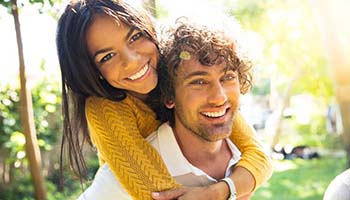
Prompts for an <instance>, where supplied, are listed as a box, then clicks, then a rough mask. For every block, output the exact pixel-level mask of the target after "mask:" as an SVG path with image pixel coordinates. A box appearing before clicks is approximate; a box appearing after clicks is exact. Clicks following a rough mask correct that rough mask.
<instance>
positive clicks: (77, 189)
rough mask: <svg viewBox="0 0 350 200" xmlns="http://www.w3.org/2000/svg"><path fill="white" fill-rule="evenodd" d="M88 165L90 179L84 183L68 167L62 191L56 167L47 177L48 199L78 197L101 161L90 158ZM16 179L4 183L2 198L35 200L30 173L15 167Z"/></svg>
mask: <svg viewBox="0 0 350 200" xmlns="http://www.w3.org/2000/svg"><path fill="white" fill-rule="evenodd" d="M87 166H88V170H89V171H88V181H87V182H85V183H84V184H83V185H82V184H81V183H80V182H79V181H78V180H77V178H75V177H74V175H72V174H71V173H70V170H69V169H68V168H67V169H65V170H64V174H63V176H64V179H63V180H64V183H63V184H64V185H63V186H64V188H63V189H64V190H63V191H60V190H59V189H58V188H59V187H58V185H59V184H58V183H59V182H60V178H59V169H58V168H57V169H55V170H54V171H53V172H52V173H51V174H50V175H49V176H48V177H47V179H46V183H45V185H46V188H47V199H48V200H73V199H77V198H78V197H79V195H80V194H81V193H82V192H83V191H84V189H86V188H87V187H88V186H89V185H90V184H91V180H92V178H93V176H94V174H95V173H96V171H97V169H98V167H99V163H98V160H97V159H96V157H95V159H89V160H88V162H87ZM13 171H14V172H13V173H14V177H15V180H14V181H13V183H12V184H9V185H4V187H0V199H25V200H34V186H33V184H32V180H31V178H30V176H29V173H25V174H24V175H23V172H22V170H20V169H14V170H13Z"/></svg>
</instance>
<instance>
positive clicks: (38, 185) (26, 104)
mask: <svg viewBox="0 0 350 200" xmlns="http://www.w3.org/2000/svg"><path fill="white" fill-rule="evenodd" d="M29 2H30V3H41V4H43V3H44V0H30V1H29ZM50 3H51V1H50ZM0 4H1V5H2V6H4V7H6V8H8V9H9V10H11V14H12V16H13V18H14V24H15V29H16V39H17V49H18V59H19V72H20V94H21V95H20V102H21V120H22V126H23V132H24V135H25V139H26V152H27V156H28V160H29V167H30V172H31V175H32V179H33V183H34V190H35V198H36V199H38V200H44V199H46V188H45V185H44V184H45V181H44V178H43V175H42V170H41V155H40V149H39V146H38V141H37V137H36V132H35V124H34V115H33V106H32V96H31V93H30V91H29V90H28V88H27V78H26V71H25V62H24V55H23V44H22V36H21V28H20V20H19V14H18V8H19V7H18V4H17V0H11V1H6V0H0Z"/></svg>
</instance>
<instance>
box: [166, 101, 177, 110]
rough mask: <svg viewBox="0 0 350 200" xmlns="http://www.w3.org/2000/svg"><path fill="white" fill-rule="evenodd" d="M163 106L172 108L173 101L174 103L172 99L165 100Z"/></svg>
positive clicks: (173, 105)
mask: <svg viewBox="0 0 350 200" xmlns="http://www.w3.org/2000/svg"><path fill="white" fill-rule="evenodd" d="M165 107H167V108H168V109H173V108H174V107H175V103H174V101H173V100H170V99H169V100H167V101H166V102H165Z"/></svg>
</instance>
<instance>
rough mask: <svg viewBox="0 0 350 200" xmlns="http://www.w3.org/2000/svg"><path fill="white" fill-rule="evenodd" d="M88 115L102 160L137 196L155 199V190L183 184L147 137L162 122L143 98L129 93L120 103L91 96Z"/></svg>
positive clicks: (127, 188)
mask: <svg viewBox="0 0 350 200" xmlns="http://www.w3.org/2000/svg"><path fill="white" fill-rule="evenodd" d="M86 117H87V121H88V125H89V131H90V135H91V139H92V141H93V143H94V144H95V145H96V147H97V150H98V154H99V159H100V160H101V161H102V162H106V163H107V164H108V166H109V167H110V169H111V170H112V171H113V173H114V175H115V176H116V177H117V178H118V180H119V182H120V183H121V184H122V186H123V187H124V188H125V189H126V190H127V191H128V193H129V194H130V195H131V196H132V197H133V198H134V199H151V192H152V191H162V190H167V189H171V188H175V187H178V186H179V185H178V184H177V183H176V182H175V180H174V179H173V178H172V177H171V175H170V174H169V172H168V170H167V168H166V166H165V164H164V163H163V161H162V159H161V158H160V156H159V154H158V153H157V151H156V150H155V149H153V147H152V146H151V145H149V144H148V143H147V142H146V140H145V139H144V138H143V136H144V137H146V136H147V135H148V134H150V133H151V132H152V131H154V130H155V129H156V128H157V127H158V126H159V124H160V123H159V122H158V121H157V120H156V119H155V113H154V112H153V111H151V110H150V109H149V108H148V107H147V106H146V105H144V104H143V103H142V102H141V101H140V102H137V100H136V99H131V97H129V96H128V97H127V98H126V99H125V100H123V101H120V102H113V101H110V100H107V99H104V98H97V97H90V98H88V99H87V101H86Z"/></svg>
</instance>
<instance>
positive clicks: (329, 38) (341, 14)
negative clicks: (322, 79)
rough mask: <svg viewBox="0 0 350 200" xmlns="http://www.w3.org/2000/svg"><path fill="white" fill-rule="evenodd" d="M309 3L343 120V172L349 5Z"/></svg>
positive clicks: (347, 137)
mask: <svg viewBox="0 0 350 200" xmlns="http://www.w3.org/2000/svg"><path fill="white" fill-rule="evenodd" d="M312 2H313V3H312V7H313V8H314V12H315V17H316V20H317V21H318V24H319V26H320V31H321V34H322V37H323V42H324V45H325V50H326V53H327V55H328V60H329V64H330V71H331V74H332V76H333V79H334V88H335V95H336V98H337V101H338V104H339V108H340V113H341V117H342V125H343V139H344V146H345V152H346V157H347V162H346V168H350V95H349V94H350V78H349V75H350V56H349V55H350V27H349V26H348V25H346V24H348V19H349V18H350V12H349V10H350V2H349V1H347V0H334V1H326V0H320V1H312Z"/></svg>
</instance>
